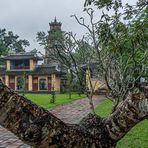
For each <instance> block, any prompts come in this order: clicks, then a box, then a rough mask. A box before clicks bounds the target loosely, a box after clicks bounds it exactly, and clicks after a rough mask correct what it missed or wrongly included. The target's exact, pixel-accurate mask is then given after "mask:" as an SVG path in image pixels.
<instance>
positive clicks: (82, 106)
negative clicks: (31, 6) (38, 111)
mask: <svg viewBox="0 0 148 148" xmlns="http://www.w3.org/2000/svg"><path fill="white" fill-rule="evenodd" d="M102 100H104V97H103V96H94V98H93V103H94V106H96V105H98V104H99V103H100V101H102ZM49 112H51V113H53V114H54V115H55V116H57V117H58V118H60V119H61V120H63V121H64V122H66V123H79V121H80V120H81V119H82V118H83V117H85V116H86V115H87V114H88V113H89V112H90V109H89V101H88V99H86V98H85V99H80V100H76V101H73V102H72V103H69V104H65V105H60V106H57V107H55V108H51V109H49ZM0 148H30V146H27V145H26V144H23V142H22V141H21V140H18V138H17V137H16V136H14V135H13V134H12V133H11V132H9V131H7V130H6V129H4V128H2V127H1V126H0Z"/></svg>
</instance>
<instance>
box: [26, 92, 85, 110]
mask: <svg viewBox="0 0 148 148" xmlns="http://www.w3.org/2000/svg"><path fill="white" fill-rule="evenodd" d="M25 97H27V99H29V100H31V101H32V102H34V103H35V104H37V105H39V106H42V107H44V108H46V109H47V108H51V107H55V106H57V105H60V104H65V103H69V102H71V101H74V100H78V99H81V98H84V97H85V95H81V96H79V95H78V94H76V93H73V94H72V97H71V99H69V97H68V94H56V101H55V103H54V104H51V103H50V99H51V94H34V93H26V94H25Z"/></svg>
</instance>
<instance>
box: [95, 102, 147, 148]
mask: <svg viewBox="0 0 148 148" xmlns="http://www.w3.org/2000/svg"><path fill="white" fill-rule="evenodd" d="M111 109H112V102H111V101H110V100H108V99H107V100H104V101H103V102H101V103H100V104H99V105H98V106H97V107H96V109H95V112H96V113H97V114H98V115H100V116H102V117H105V116H107V115H109V114H110V113H111ZM147 126H148V121H147V120H144V121H142V122H140V123H139V124H137V125H136V126H135V127H133V128H132V129H131V130H130V131H129V132H128V133H127V135H125V137H123V138H122V139H121V140H120V141H119V142H118V143H117V148H125V147H129V148H135V147H139V148H146V147H147V145H148V140H147V137H148V132H147V130H146V129H147Z"/></svg>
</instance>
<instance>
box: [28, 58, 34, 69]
mask: <svg viewBox="0 0 148 148" xmlns="http://www.w3.org/2000/svg"><path fill="white" fill-rule="evenodd" d="M29 62H30V70H34V67H35V65H34V61H33V60H32V59H30V61H29Z"/></svg>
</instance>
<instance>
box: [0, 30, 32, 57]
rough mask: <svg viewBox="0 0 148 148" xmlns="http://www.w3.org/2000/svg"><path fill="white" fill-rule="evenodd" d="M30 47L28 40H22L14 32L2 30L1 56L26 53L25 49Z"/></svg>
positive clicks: (0, 31)
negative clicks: (9, 53)
mask: <svg viewBox="0 0 148 148" xmlns="http://www.w3.org/2000/svg"><path fill="white" fill-rule="evenodd" d="M29 45H30V44H29V42H28V41H27V40H22V39H20V38H19V36H18V35H15V34H14V33H13V32H12V31H6V29H0V55H6V54H8V52H16V53H18V52H24V51H25V48H24V47H26V46H29Z"/></svg>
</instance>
